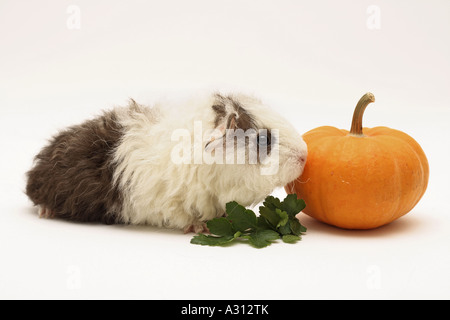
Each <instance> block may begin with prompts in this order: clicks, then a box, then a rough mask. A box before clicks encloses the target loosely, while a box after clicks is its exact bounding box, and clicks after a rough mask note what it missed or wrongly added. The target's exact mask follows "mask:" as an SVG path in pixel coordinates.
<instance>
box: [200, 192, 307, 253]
mask: <svg viewBox="0 0 450 320" xmlns="http://www.w3.org/2000/svg"><path fill="white" fill-rule="evenodd" d="M305 206H306V205H305V202H304V201H303V200H302V199H297V195H295V194H288V195H287V196H286V198H285V199H284V200H283V201H280V199H278V198H275V197H273V196H268V197H267V198H266V199H265V200H264V202H263V206H260V207H259V216H256V214H255V213H254V212H253V211H252V210H250V209H246V208H245V207H244V206H242V205H240V204H238V203H237V202H236V201H232V202H228V203H227V204H226V213H227V216H226V217H220V218H215V219H212V220H210V221H208V222H207V223H206V226H207V227H208V229H209V231H210V233H211V234H210V235H206V234H202V233H199V234H197V235H195V236H194V237H193V238H192V239H191V243H193V244H200V245H209V246H221V245H225V244H228V243H230V242H232V241H234V240H236V239H244V241H245V240H247V242H248V243H249V244H251V245H252V246H254V247H256V248H263V247H267V246H268V245H270V244H271V243H272V241H274V240H278V239H280V238H281V239H282V240H283V241H284V242H286V243H294V242H297V241H298V240H300V239H301V235H303V233H304V232H306V227H305V226H303V225H302V224H301V223H300V221H299V220H298V219H297V218H296V214H297V213H299V212H300V211H302V210H303V209H304V208H305Z"/></svg>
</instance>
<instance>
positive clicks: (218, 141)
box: [205, 104, 237, 151]
mask: <svg viewBox="0 0 450 320" xmlns="http://www.w3.org/2000/svg"><path fill="white" fill-rule="evenodd" d="M212 109H213V110H214V112H215V116H216V117H215V120H214V130H213V131H212V133H211V135H210V136H209V137H208V141H207V142H206V145H205V150H206V151H211V150H212V149H214V148H216V147H218V146H220V145H222V144H223V140H224V139H225V136H226V134H227V129H233V130H235V129H237V122H236V117H237V113H236V112H235V111H234V110H228V111H227V108H226V106H225V105H224V104H216V105H213V106H212Z"/></svg>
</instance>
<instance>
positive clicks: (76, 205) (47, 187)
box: [26, 111, 123, 224]
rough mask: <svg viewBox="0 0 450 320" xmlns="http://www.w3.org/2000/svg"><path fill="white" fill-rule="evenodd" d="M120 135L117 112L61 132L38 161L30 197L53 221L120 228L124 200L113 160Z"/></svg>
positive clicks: (28, 191) (31, 173)
mask: <svg viewBox="0 0 450 320" xmlns="http://www.w3.org/2000/svg"><path fill="white" fill-rule="evenodd" d="M122 135H123V128H122V127H121V125H120V124H119V123H118V121H117V116H116V114H115V112H114V111H109V112H105V113H104V114H103V115H102V116H100V117H97V118H95V119H93V120H89V121H86V122H84V123H83V124H81V125H77V126H72V127H70V128H68V129H66V130H64V131H62V132H60V133H59V134H58V135H56V136H55V137H53V139H52V140H51V141H50V143H49V145H47V146H46V147H44V148H43V149H42V150H41V152H39V154H38V155H37V156H36V157H35V162H34V166H33V168H32V169H31V170H30V171H28V173H27V177H28V181H27V186H26V194H27V195H28V197H29V198H30V199H31V200H32V201H33V203H34V204H35V205H40V206H41V207H44V208H45V209H46V210H48V211H49V212H51V213H52V216H53V217H61V218H65V219H69V220H76V221H97V222H103V223H107V224H110V223H118V222H121V221H120V211H121V208H122V199H123V197H122V193H121V191H120V190H119V189H118V188H117V187H116V186H114V185H113V182H112V181H113V172H114V167H113V165H112V160H113V152H114V150H115V148H116V147H117V145H118V144H119V142H120V139H121V137H122Z"/></svg>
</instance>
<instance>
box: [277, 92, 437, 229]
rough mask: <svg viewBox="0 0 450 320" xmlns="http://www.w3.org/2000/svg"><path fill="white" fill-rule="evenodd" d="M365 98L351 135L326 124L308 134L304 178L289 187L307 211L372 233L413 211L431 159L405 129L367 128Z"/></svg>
mask: <svg viewBox="0 0 450 320" xmlns="http://www.w3.org/2000/svg"><path fill="white" fill-rule="evenodd" d="M374 101H375V98H374V96H373V94H371V93H367V94H365V95H364V96H363V97H362V98H361V99H360V100H359V102H358V104H357V106H356V108H355V112H354V114H353V121H352V126H351V130H350V132H349V131H347V130H340V129H337V128H335V127H330V126H324V127H319V128H316V129H313V130H311V131H308V132H307V133H305V134H304V135H303V139H304V140H305V142H306V144H307V145H308V161H307V163H306V165H305V169H304V171H303V174H302V175H301V176H300V177H299V178H298V179H297V180H295V181H294V182H292V183H290V184H289V185H287V186H286V187H285V188H286V191H287V192H288V193H292V191H295V193H297V196H298V198H301V199H303V200H304V201H305V203H306V208H305V210H304V211H303V212H304V213H306V214H308V215H310V216H311V217H314V218H316V219H318V220H320V221H323V222H326V223H328V224H331V225H335V226H337V227H341V228H346V229H372V228H376V227H379V226H382V225H385V224H387V223H390V222H391V221H393V220H395V219H398V218H400V217H401V216H403V215H404V214H406V213H408V212H409V211H411V209H412V208H414V206H415V205H416V204H417V202H418V201H419V200H420V198H421V197H422V196H423V194H424V193H425V190H426V188H427V184H428V176H429V168H428V161H427V158H426V156H425V153H424V152H423V150H422V148H421V147H420V145H419V144H418V143H417V142H416V141H415V140H414V139H413V138H411V137H410V136H409V135H407V134H406V133H404V132H402V131H398V130H394V129H390V128H387V127H375V128H364V129H363V128H362V117H363V113H364V110H365V108H366V107H367V105H368V104H369V103H371V102H374Z"/></svg>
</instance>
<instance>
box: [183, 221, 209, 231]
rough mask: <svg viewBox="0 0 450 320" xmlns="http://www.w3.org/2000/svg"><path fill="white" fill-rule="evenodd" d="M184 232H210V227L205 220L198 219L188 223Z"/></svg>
mask: <svg viewBox="0 0 450 320" xmlns="http://www.w3.org/2000/svg"><path fill="white" fill-rule="evenodd" d="M183 231H184V233H189V232H194V233H209V229H208V227H207V226H206V223H205V222H201V221H197V222H194V223H192V224H189V225H187V226H186V227H184V229H183Z"/></svg>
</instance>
